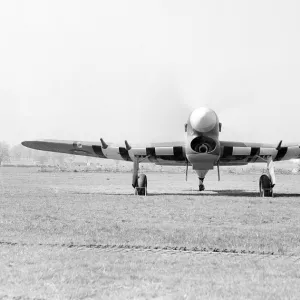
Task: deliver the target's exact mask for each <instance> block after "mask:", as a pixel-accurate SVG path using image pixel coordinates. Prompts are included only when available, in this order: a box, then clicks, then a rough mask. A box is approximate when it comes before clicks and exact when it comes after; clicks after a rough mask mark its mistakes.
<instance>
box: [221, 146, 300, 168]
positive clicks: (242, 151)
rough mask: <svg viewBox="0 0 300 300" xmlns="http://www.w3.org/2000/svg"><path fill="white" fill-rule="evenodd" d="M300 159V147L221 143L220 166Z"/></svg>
mask: <svg viewBox="0 0 300 300" xmlns="http://www.w3.org/2000/svg"><path fill="white" fill-rule="evenodd" d="M268 157H272V158H273V161H281V160H289V159H297V158H300V148H299V145H287V146H284V147H283V146H281V143H279V144H278V145H275V144H260V143H241V142H227V141H221V157H220V166H222V165H223V166H233V165H246V164H248V163H256V162H266V160H267V159H268Z"/></svg>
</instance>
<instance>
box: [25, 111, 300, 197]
mask: <svg viewBox="0 0 300 300" xmlns="http://www.w3.org/2000/svg"><path fill="white" fill-rule="evenodd" d="M184 128H185V133H186V139H185V141H182V142H177V143H172V142H170V143H164V144H163V145H161V144H151V145H148V146H144V147H132V146H131V145H130V144H129V143H128V142H127V141H125V143H124V145H123V146H120V147H116V146H111V145H109V144H107V143H106V142H105V141H104V140H103V139H102V138H101V139H100V142H80V141H63V140H35V141H24V142H22V145H23V146H26V147H28V148H32V149H37V150H42V151H51V152H59V153H67V154H73V155H83V156H90V157H98V158H104V159H113V160H123V161H130V162H133V174H132V186H133V188H134V191H135V194H137V195H147V186H148V183H147V176H146V175H145V174H139V164H140V163H154V164H156V165H169V166H170V165H171V166H185V167H186V176H187V172H188V167H189V166H192V168H193V169H194V170H195V172H196V173H197V175H198V178H199V191H203V190H204V189H205V187H204V179H205V176H206V174H207V173H208V171H209V170H212V169H214V168H215V167H217V169H218V179H219V180H220V172H219V167H220V166H242V165H247V164H248V163H266V164H267V173H266V174H262V175H261V176H260V178H259V190H260V195H261V196H263V197H272V196H273V189H274V186H275V183H276V179H275V171H274V162H276V161H281V160H289V159H297V158H300V147H299V145H296V144H294V145H286V146H282V141H280V142H279V143H278V145H273V144H262V143H244V142H231V141H221V140H220V139H219V133H220V132H221V129H222V124H221V123H220V122H219V118H218V116H217V114H216V113H215V111H213V110H212V109H210V108H207V107H199V108H197V109H195V110H193V112H192V113H191V114H190V116H189V118H188V120H187V123H186V124H185V126H184Z"/></svg>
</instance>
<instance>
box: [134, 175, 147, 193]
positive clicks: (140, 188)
mask: <svg viewBox="0 0 300 300" xmlns="http://www.w3.org/2000/svg"><path fill="white" fill-rule="evenodd" d="M136 189H137V193H138V195H141V196H146V195H147V176H146V175H145V174H140V175H139V178H138V182H137V188H136Z"/></svg>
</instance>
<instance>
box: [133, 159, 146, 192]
mask: <svg viewBox="0 0 300 300" xmlns="http://www.w3.org/2000/svg"><path fill="white" fill-rule="evenodd" d="M139 163H140V158H139V157H135V159H134V161H133V174H132V186H133V188H134V194H135V195H141V196H147V176H146V175H145V174H139Z"/></svg>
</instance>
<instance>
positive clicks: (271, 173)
mask: <svg viewBox="0 0 300 300" xmlns="http://www.w3.org/2000/svg"><path fill="white" fill-rule="evenodd" d="M267 167H268V172H267V174H262V175H261V176H260V178H259V195H260V196H261V197H274V192H273V188H274V186H275V183H276V179H275V170H274V162H273V159H272V157H269V158H268V160H267Z"/></svg>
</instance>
